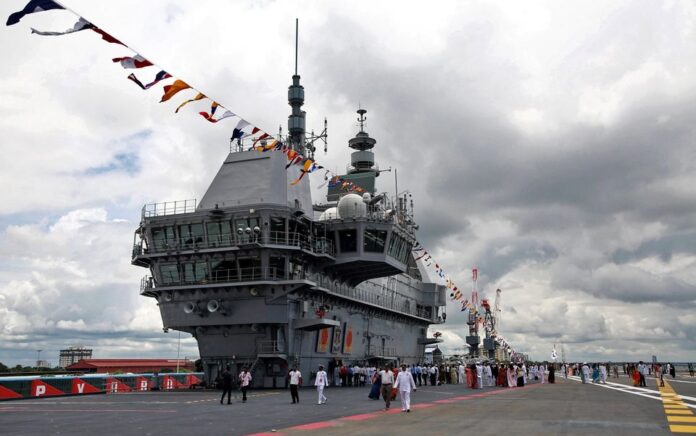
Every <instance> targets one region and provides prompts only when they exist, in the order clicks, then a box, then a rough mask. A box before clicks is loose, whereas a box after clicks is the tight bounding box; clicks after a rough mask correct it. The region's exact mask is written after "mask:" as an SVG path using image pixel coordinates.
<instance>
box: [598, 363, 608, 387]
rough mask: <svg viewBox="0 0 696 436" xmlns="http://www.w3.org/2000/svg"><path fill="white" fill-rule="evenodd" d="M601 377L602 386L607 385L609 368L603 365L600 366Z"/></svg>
mask: <svg viewBox="0 0 696 436" xmlns="http://www.w3.org/2000/svg"><path fill="white" fill-rule="evenodd" d="M599 376H600V381H601V382H602V384H607V366H606V365H605V364H603V363H600V364H599Z"/></svg>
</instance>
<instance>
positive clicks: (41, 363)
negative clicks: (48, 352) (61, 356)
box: [36, 360, 51, 368]
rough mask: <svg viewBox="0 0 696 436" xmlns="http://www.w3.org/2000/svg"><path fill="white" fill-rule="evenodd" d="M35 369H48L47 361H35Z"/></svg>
mask: <svg viewBox="0 0 696 436" xmlns="http://www.w3.org/2000/svg"><path fill="white" fill-rule="evenodd" d="M36 367H37V368H50V367H51V365H50V364H49V363H48V361H47V360H37V361H36Z"/></svg>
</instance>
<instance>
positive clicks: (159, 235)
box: [152, 226, 176, 251]
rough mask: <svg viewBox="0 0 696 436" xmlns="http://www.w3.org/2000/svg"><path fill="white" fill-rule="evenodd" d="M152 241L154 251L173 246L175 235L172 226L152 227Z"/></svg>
mask: <svg viewBox="0 0 696 436" xmlns="http://www.w3.org/2000/svg"><path fill="white" fill-rule="evenodd" d="M152 241H153V243H154V245H155V250H156V251H162V250H167V249H170V248H174V246H175V245H176V235H174V226H167V227H160V228H155V229H152Z"/></svg>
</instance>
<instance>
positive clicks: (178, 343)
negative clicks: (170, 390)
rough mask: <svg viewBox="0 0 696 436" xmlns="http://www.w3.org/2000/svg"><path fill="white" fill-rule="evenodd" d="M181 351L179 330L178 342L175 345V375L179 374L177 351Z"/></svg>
mask: <svg viewBox="0 0 696 436" xmlns="http://www.w3.org/2000/svg"><path fill="white" fill-rule="evenodd" d="M180 350H181V330H179V340H178V341H177V343H176V373H177V374H179V351H180Z"/></svg>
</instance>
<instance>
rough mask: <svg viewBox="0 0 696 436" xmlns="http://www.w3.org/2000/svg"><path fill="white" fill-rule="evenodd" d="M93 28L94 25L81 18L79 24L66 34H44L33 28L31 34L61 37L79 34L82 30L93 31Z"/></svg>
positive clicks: (65, 32)
mask: <svg viewBox="0 0 696 436" xmlns="http://www.w3.org/2000/svg"><path fill="white" fill-rule="evenodd" d="M92 27H94V25H93V24H92V23H90V22H89V21H87V20H85V19H84V18H82V17H80V19H79V20H77V23H75V24H74V25H73V26H72V27H71V28H70V29H68V30H66V31H64V32H43V31H41V30H36V29H34V28H33V27H32V28H31V33H34V34H36V35H41V36H60V35H67V34H68V33H75V32H79V31H80V30H87V29H91V28H92Z"/></svg>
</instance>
